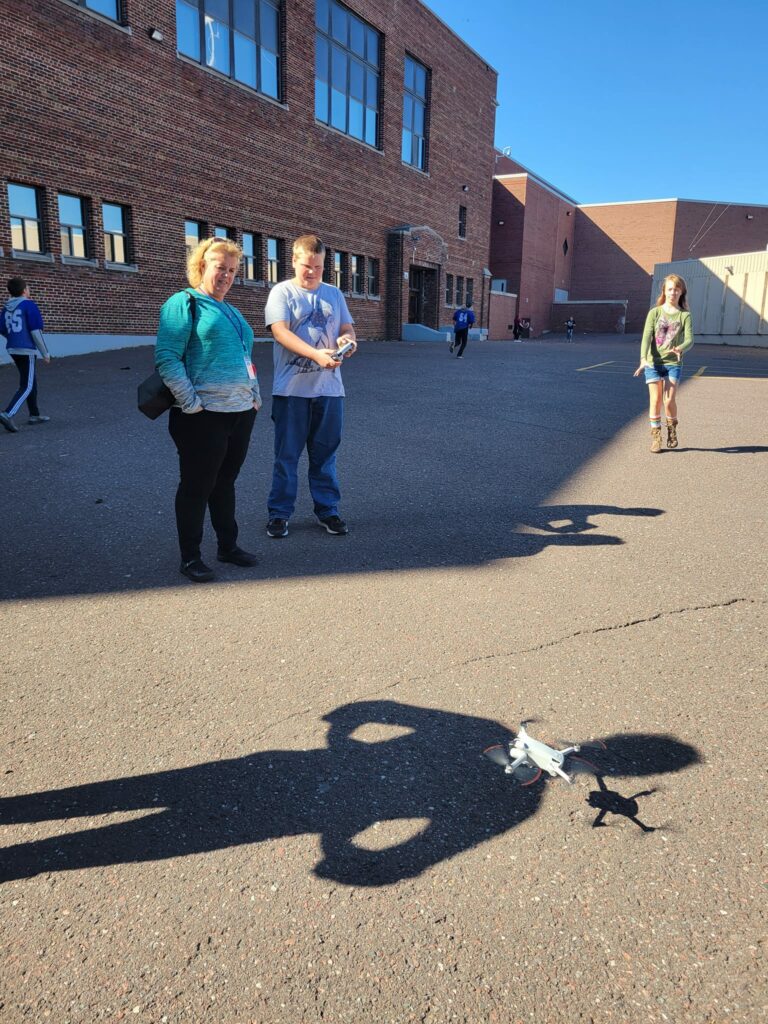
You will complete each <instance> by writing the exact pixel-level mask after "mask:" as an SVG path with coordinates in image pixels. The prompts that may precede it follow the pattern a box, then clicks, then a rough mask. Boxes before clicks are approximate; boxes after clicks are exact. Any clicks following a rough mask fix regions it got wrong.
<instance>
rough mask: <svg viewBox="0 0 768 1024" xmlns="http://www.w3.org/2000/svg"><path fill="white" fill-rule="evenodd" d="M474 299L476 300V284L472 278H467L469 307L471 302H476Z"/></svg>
mask: <svg viewBox="0 0 768 1024" xmlns="http://www.w3.org/2000/svg"><path fill="white" fill-rule="evenodd" d="M474 299H475V282H474V281H473V280H472V278H471V277H468V278H467V305H469V304H470V302H474Z"/></svg>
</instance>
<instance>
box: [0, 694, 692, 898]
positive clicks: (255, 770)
mask: <svg viewBox="0 0 768 1024" xmlns="http://www.w3.org/2000/svg"><path fill="white" fill-rule="evenodd" d="M325 720H326V721H327V722H328V723H329V731H328V743H327V746H326V747H323V748H318V749H315V750H306V751H304V750H302V751H299V750H266V751H261V752H258V753H254V754H250V755H249V756H247V757H241V758H235V759H230V760H222V761H214V762H209V763H206V764H197V765H191V766H189V767H186V768H178V769H173V770H170V771H163V772H156V773H152V774H146V775H136V776H132V777H126V778H118V779H109V780H105V781H101V782H94V783H88V784H85V785H81V786H73V787H69V788H66V789H58V790H49V791H45V792H38V793H30V794H26V795H19V796H10V797H5V798H4V799H0V823H2V824H4V825H13V824H20V823H23V822H27V823H29V822H34V823H38V822H44V821H51V820H60V819H70V820H71V819H76V818H90V817H93V816H97V815H108V814H114V813H116V812H133V811H140V810H145V811H147V812H148V813H147V814H145V815H143V816H142V817H139V818H133V819H131V820H129V821H122V822H116V823H111V824H106V825H103V826H102V827H89V828H87V829H85V830H81V831H77V832H71V833H69V834H67V835H57V836H51V837H48V838H44V839H36V840H32V841H30V842H22V843H17V844H15V845H11V846H6V847H5V848H4V849H3V850H2V851H0V881H8V880H10V879H18V878H27V877H31V876H34V875H37V874H39V873H42V872H55V871H73V870H77V869H83V868H91V867H97V866H101V867H103V866H106V865H112V864H127V863H137V862H145V861H154V860H162V859H165V858H170V857H182V856H186V855H189V854H199V853H204V852H208V851H213V850H220V849H225V848H229V847H235V846H239V845H241V844H246V843H257V842H262V841H264V840H268V839H275V838H278V837H288V836H295V835H301V834H303V833H317V834H319V835H320V837H321V844H322V851H323V857H322V860H321V861H320V862H319V863H318V864H317V865H316V866H315V869H314V870H315V873H316V875H318V876H319V877H322V878H328V879H333V880H335V881H337V882H340V883H345V884H348V885H354V886H374V885H388V884H392V883H395V882H398V881H400V880H401V879H405V878H413V877H415V876H417V875H419V874H420V873H421V872H423V871H424V870H425V869H427V868H428V867H430V866H432V865H434V864H436V863H438V862H440V861H443V860H446V859H448V858H451V857H455V856H456V855H457V854H459V853H461V852H462V851H465V850H468V849H471V848H472V847H475V846H477V845H479V844H480V843H483V842H486V841H487V840H488V839H490V838H492V837H493V836H498V835H500V834H502V833H504V832H505V831H507V830H508V829H511V828H513V827H514V826H515V825H516V824H518V823H519V822H521V821H523V820H524V819H526V818H528V817H529V816H531V815H532V814H535V813H536V811H537V810H538V808H539V805H540V803H541V800H542V798H543V794H544V792H545V788H544V786H543V785H540V786H537V787H531V788H530V789H520V788H517V787H514V786H512V785H510V784H509V780H508V779H507V778H506V777H505V776H504V774H503V772H499V771H498V769H494V768H493V766H491V765H490V764H489V763H488V762H486V761H485V760H484V759H482V757H481V751H482V750H484V749H485V748H486V747H487V746H488V742H489V740H493V739H497V740H498V739H501V740H506V741H508V740H509V739H510V738H511V734H510V733H509V731H508V730H506V729H505V728H504V727H503V726H500V725H499V724H498V723H497V722H494V721H492V720H490V719H485V718H478V717H474V716H468V715H462V714H455V713H453V712H448V711H441V710H435V709H432V708H423V707H416V706H413V705H409V704H402V703H397V702H394V701H383V700H374V701H361V702H358V703H353V704H348V705H345V706H343V707H339V708H337V709H335V710H334V711H332V712H331V713H330V714H328V715H327V716H325ZM377 729H378V738H377ZM371 730H372V731H373V738H372V739H370V735H371ZM393 730H394V731H396V735H392V731H393ZM356 733H358V734H359V735H357V736H356V735H355V734H356ZM606 742H607V744H608V747H609V750H610V751H612V754H613V755H614V756H615V757H616V764H617V765H618V766H619V767H618V769H617V773H618V774H624V775H648V774H657V773H660V772H676V771H680V770H681V769H683V768H685V767H687V766H688V765H691V764H694V763H696V762H697V761H698V760H699V756H698V754H697V752H696V750H695V749H694V748H693V747H691V746H689V745H688V744H686V743H682V742H681V741H679V740H677V739H675V738H673V737H671V736H664V735H642V734H635V735H628V734H619V735H616V736H611V737H608V738H607V739H606ZM413 819H417V820H418V821H419V822H421V823H422V824H421V825H420V827H419V830H418V831H417V832H416V834H410V835H408V836H407V837H406V838H401V839H400V840H399V841H397V842H395V843H394V844H393V845H391V846H388V847H386V848H384V849H371V848H367V847H366V846H365V845H363V844H361V842H360V836H361V834H362V833H363V832H365V831H366V830H367V829H369V828H370V827H371V826H372V825H375V824H376V823H379V822H394V823H403V822H404V821H406V820H413Z"/></svg>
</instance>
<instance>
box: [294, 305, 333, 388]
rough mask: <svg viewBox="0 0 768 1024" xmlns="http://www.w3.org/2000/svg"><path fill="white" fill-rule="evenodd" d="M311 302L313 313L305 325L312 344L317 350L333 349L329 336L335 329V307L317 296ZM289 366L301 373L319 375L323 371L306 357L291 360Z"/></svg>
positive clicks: (305, 321)
mask: <svg viewBox="0 0 768 1024" xmlns="http://www.w3.org/2000/svg"><path fill="white" fill-rule="evenodd" d="M311 302H312V312H311V313H310V315H309V316H308V317H307V318H306V319H305V320H304V324H303V325H305V326H306V327H307V328H308V332H309V336H310V339H311V341H310V344H312V345H314V346H315V348H332V347H333V345H332V343H331V342H330V341H329V337H328V336H329V333H330V329H331V328H332V327H333V319H334V318H333V307H332V306H331V304H330V303H328V302H323V301H322V299H320V298H319V297H317V296H315V295H313V296H312V299H311ZM289 365H291V366H293V367H295V368H296V370H297V371H298V372H299V373H317V372H318V371H320V370H322V369H323V367H322V366H318V365H317V363H316V362H315V361H314V360H313V359H308V358H307V357H306V356H296V357H295V358H293V359H291V360H290V364H289Z"/></svg>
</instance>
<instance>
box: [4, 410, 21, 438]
mask: <svg viewBox="0 0 768 1024" xmlns="http://www.w3.org/2000/svg"><path fill="white" fill-rule="evenodd" d="M0 423H2V424H3V426H4V427H5V429H6V430H7V431H8V433H9V434H18V432H19V428H18V427H17V426H16V424H15V423H14V422H13V420H12V419H11V417H10V416H9V415H8V413H7V412H0Z"/></svg>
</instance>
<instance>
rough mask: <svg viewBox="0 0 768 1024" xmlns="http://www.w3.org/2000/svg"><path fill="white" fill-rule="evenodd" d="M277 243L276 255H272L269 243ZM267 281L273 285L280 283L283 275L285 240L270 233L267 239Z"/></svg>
mask: <svg viewBox="0 0 768 1024" xmlns="http://www.w3.org/2000/svg"><path fill="white" fill-rule="evenodd" d="M270 242H274V243H275V255H274V257H272V256H270V251H269V249H270V246H269V243H270ZM266 254H267V259H266V281H267V284H268V285H269V286H270V287H271V286H272V285H275V284H278V283H279V282H280V277H281V269H280V268H281V266H282V260H283V240H282V238H276V237H275V236H274V235H269V236H268V237H267V239H266Z"/></svg>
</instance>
